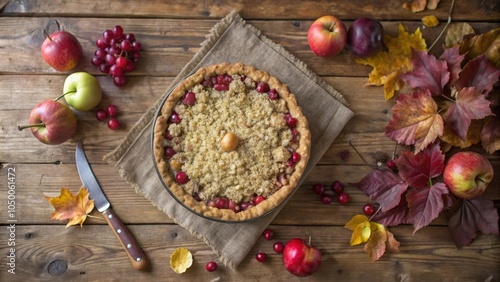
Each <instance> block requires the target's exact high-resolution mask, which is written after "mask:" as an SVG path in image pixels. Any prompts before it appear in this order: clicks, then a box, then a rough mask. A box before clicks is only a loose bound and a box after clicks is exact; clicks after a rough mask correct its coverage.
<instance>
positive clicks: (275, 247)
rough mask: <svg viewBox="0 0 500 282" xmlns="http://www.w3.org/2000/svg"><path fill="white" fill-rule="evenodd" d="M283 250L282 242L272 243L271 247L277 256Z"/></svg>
mask: <svg viewBox="0 0 500 282" xmlns="http://www.w3.org/2000/svg"><path fill="white" fill-rule="evenodd" d="M284 249H285V244H283V243H282V242H276V243H274V245H273V250H274V251H275V252H276V253H277V254H281V253H282V252H283V250H284Z"/></svg>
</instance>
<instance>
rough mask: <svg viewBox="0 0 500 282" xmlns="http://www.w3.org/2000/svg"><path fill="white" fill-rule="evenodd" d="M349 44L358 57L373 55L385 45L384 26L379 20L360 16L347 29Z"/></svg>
mask: <svg viewBox="0 0 500 282" xmlns="http://www.w3.org/2000/svg"><path fill="white" fill-rule="evenodd" d="M347 44H348V45H349V47H350V48H351V51H352V52H353V53H354V55H356V56H358V57H366V56H369V55H372V54H374V53H375V52H377V51H379V50H381V49H382V48H383V46H384V27H383V26H382V24H380V22H379V21H377V20H373V19H370V18H359V19H357V20H355V21H354V22H353V23H352V24H351V25H350V26H349V29H348V30H347Z"/></svg>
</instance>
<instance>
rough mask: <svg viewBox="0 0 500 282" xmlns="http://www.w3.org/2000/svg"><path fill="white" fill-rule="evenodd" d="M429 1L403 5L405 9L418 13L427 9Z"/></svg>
mask: <svg viewBox="0 0 500 282" xmlns="http://www.w3.org/2000/svg"><path fill="white" fill-rule="evenodd" d="M426 4H427V0H413V1H411V2H406V3H404V4H403V9H406V10H408V11H411V12H414V13H417V12H422V11H423V10H424V9H425V6H426Z"/></svg>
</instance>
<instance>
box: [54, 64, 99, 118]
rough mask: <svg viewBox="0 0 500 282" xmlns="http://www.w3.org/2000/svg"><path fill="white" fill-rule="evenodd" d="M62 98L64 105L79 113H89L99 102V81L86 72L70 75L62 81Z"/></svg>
mask: <svg viewBox="0 0 500 282" xmlns="http://www.w3.org/2000/svg"><path fill="white" fill-rule="evenodd" d="M63 91H64V92H63V93H64V94H63V96H64V99H65V100H66V103H68V105H70V106H71V107H73V108H75V109H76V110H79V111H89V110H91V109H93V108H94V107H95V106H97V105H98V104H99V102H101V98H102V90H101V85H100V84H99V81H98V80H97V79H96V78H95V77H94V76H93V75H91V74H89V73H86V72H75V73H72V74H70V75H69V76H68V77H67V78H66V80H65V81H64V89H63Z"/></svg>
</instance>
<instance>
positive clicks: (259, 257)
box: [255, 252, 267, 262]
mask: <svg viewBox="0 0 500 282" xmlns="http://www.w3.org/2000/svg"><path fill="white" fill-rule="evenodd" d="M255 258H256V259H257V261H258V262H264V261H265V260H266V258H267V255H266V253H263V252H258V253H257V254H256V255H255Z"/></svg>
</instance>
